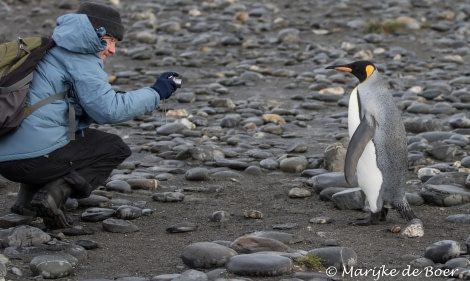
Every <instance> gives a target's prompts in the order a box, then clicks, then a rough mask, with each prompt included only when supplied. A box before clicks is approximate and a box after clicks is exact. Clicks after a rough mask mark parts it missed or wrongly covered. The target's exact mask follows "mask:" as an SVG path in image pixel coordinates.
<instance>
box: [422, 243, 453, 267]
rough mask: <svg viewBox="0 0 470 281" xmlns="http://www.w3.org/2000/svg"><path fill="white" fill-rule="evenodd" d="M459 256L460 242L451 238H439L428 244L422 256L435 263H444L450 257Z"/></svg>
mask: <svg viewBox="0 0 470 281" xmlns="http://www.w3.org/2000/svg"><path fill="white" fill-rule="evenodd" d="M459 256H460V244H459V243H458V242H457V241H453V240H441V241H438V242H435V243H434V244H432V245H430V246H428V247H427V248H426V249H425V251H424V257H426V258H428V259H430V260H432V261H433V262H435V263H445V262H447V261H448V260H450V259H453V258H456V257H459Z"/></svg>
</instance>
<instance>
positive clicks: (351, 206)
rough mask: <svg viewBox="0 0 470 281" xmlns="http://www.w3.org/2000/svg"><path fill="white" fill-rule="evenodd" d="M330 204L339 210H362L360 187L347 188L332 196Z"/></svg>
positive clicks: (362, 196)
mask: <svg viewBox="0 0 470 281" xmlns="http://www.w3.org/2000/svg"><path fill="white" fill-rule="evenodd" d="M331 202H333V204H334V206H335V207H336V208H338V209H340V210H361V209H363V208H364V195H363V192H362V189H361V188H360V187H356V188H349V189H346V190H343V191H340V192H337V193H335V194H333V196H331Z"/></svg>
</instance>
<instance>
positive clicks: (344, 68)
mask: <svg viewBox="0 0 470 281" xmlns="http://www.w3.org/2000/svg"><path fill="white" fill-rule="evenodd" d="M335 69H336V70H341V71H346V72H352V69H351V68H350V67H347V66H336V67H335Z"/></svg>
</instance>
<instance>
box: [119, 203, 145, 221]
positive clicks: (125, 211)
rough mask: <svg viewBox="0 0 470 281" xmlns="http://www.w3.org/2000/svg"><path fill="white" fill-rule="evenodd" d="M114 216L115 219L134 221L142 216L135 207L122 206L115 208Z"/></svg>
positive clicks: (139, 210) (140, 211)
mask: <svg viewBox="0 0 470 281" xmlns="http://www.w3.org/2000/svg"><path fill="white" fill-rule="evenodd" d="M114 216H115V217H116V218H117V219H123V220H134V219H137V218H140V217H141V216H142V209H141V208H139V207H136V206H129V205H123V206H119V208H117V210H116V213H115V214H114Z"/></svg>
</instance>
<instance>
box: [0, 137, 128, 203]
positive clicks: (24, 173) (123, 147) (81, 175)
mask: <svg viewBox="0 0 470 281" xmlns="http://www.w3.org/2000/svg"><path fill="white" fill-rule="evenodd" d="M130 155H131V150H130V149H129V147H128V146H127V144H125V143H124V142H123V140H122V139H121V138H120V137H119V136H117V135H114V134H109V133H105V132H102V131H99V130H95V129H89V128H88V129H85V130H83V131H78V132H77V133H76V134H75V140H74V141H71V142H69V143H68V144H67V145H66V146H64V147H62V148H59V149H57V150H55V151H53V152H51V153H49V154H46V155H43V156H40V157H36V158H30V159H23V160H13V161H5V162H0V174H1V175H2V176H4V177H5V178H6V179H8V180H10V181H13V182H20V183H25V184H34V185H45V184H46V183H49V182H51V181H53V180H56V179H58V178H60V177H63V178H64V179H65V180H66V182H67V183H69V184H70V185H71V186H72V187H73V189H74V192H73V194H72V197H76V198H83V197H88V196H89V195H90V193H91V192H92V191H93V190H94V189H96V188H97V187H98V186H100V185H101V184H103V183H104V182H105V181H106V180H107V179H108V177H109V175H110V174H111V172H112V171H113V169H115V168H116V167H117V166H118V165H119V164H121V163H122V161H124V160H125V159H126V158H127V157H129V156H130Z"/></svg>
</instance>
